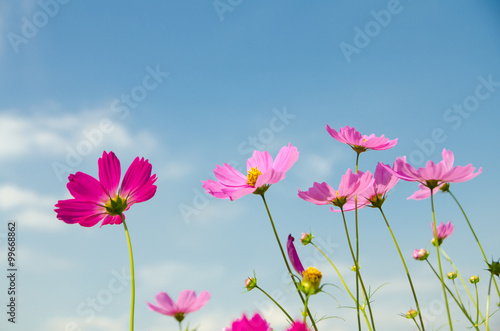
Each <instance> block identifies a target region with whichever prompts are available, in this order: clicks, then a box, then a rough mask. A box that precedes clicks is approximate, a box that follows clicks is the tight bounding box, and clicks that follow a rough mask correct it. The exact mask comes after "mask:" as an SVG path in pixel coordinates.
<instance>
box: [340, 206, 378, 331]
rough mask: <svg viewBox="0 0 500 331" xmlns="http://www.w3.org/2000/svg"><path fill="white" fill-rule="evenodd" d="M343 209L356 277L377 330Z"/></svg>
mask: <svg viewBox="0 0 500 331" xmlns="http://www.w3.org/2000/svg"><path fill="white" fill-rule="evenodd" d="M341 211H342V218H343V220H344V228H345V233H346V236H347V243H348V244H349V250H350V251H351V256H352V259H353V261H354V266H355V267H356V278H357V279H359V283H360V284H361V289H362V290H363V296H364V297H365V298H366V304H367V305H368V312H369V313H370V320H371V323H372V327H373V331H375V322H374V321H373V314H372V308H371V305H370V296H369V295H368V293H367V292H366V288H365V284H364V283H363V278H362V277H361V273H360V271H359V264H358V261H357V260H356V255H355V254H354V250H353V249H352V244H351V239H350V236H349V229H348V228H347V222H346V219H345V214H344V210H343V209H342V208H341ZM356 302H357V303H358V304H357V307H358V309H359V307H360V305H359V300H357V301H356ZM359 327H360V329H361V325H359Z"/></svg>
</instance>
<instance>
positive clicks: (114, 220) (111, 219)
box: [101, 214, 125, 227]
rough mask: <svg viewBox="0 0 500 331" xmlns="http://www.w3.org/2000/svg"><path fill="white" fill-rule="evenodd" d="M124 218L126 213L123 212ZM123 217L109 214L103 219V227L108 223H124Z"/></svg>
mask: <svg viewBox="0 0 500 331" xmlns="http://www.w3.org/2000/svg"><path fill="white" fill-rule="evenodd" d="M123 219H125V214H123ZM122 223H123V221H122V218H121V217H120V215H107V216H106V218H105V219H104V220H103V221H102V224H101V227H102V226H103V225H107V224H122Z"/></svg>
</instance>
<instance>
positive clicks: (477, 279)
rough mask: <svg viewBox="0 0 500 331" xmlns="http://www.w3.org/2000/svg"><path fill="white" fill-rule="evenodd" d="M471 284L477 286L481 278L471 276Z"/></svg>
mask: <svg viewBox="0 0 500 331" xmlns="http://www.w3.org/2000/svg"><path fill="white" fill-rule="evenodd" d="M469 282H470V283H471V284H477V283H479V276H471V277H470V278H469Z"/></svg>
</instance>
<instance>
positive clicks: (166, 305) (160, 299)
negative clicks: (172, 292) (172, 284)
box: [155, 292, 178, 316]
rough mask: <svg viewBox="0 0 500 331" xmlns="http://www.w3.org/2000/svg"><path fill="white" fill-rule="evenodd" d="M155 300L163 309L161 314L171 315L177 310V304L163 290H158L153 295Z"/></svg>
mask: <svg viewBox="0 0 500 331" xmlns="http://www.w3.org/2000/svg"><path fill="white" fill-rule="evenodd" d="M155 299H156V302H157V303H158V306H159V308H160V309H161V310H163V311H164V313H163V314H166V315H170V316H173V315H175V313H177V312H178V309H177V306H176V304H175V303H174V301H173V300H172V299H171V298H170V296H169V295H168V294H167V293H165V292H159V293H158V294H157V295H156V296H155Z"/></svg>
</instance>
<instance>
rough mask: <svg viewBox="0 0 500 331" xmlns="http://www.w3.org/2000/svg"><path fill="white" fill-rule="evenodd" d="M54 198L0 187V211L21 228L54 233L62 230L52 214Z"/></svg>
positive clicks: (10, 186) (21, 189) (11, 186)
mask: <svg viewBox="0 0 500 331" xmlns="http://www.w3.org/2000/svg"><path fill="white" fill-rule="evenodd" d="M56 201H57V199H56V198H55V197H50V196H46V195H41V194H39V193H37V192H35V191H31V190H27V189H23V188H20V187H17V186H14V185H3V186H0V210H2V213H3V214H4V215H6V216H8V217H9V219H13V220H16V221H18V222H19V226H20V227H22V228H31V229H36V230H44V231H54V230H62V229H63V228H64V226H63V222H61V221H58V220H57V218H56V215H55V213H54V211H53V210H54V204H55V202H56Z"/></svg>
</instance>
